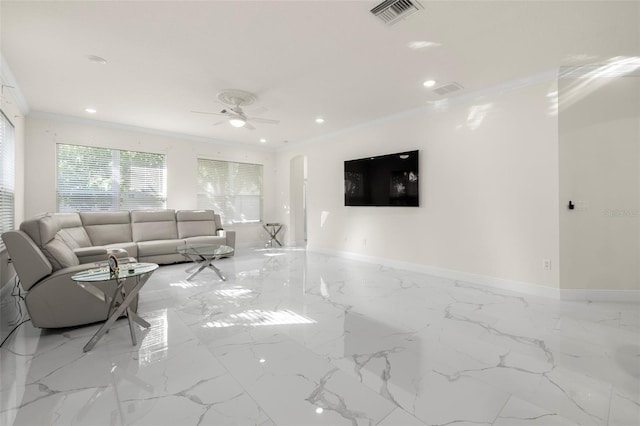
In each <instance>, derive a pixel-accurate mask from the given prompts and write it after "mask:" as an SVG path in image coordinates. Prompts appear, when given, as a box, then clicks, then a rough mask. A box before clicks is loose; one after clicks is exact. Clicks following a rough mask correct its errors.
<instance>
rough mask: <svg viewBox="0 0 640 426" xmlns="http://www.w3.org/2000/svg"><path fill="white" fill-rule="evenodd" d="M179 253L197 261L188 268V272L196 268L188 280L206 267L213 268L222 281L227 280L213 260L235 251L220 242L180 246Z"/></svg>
mask: <svg viewBox="0 0 640 426" xmlns="http://www.w3.org/2000/svg"><path fill="white" fill-rule="evenodd" d="M178 253H180V254H181V255H183V256H184V257H186V258H187V259H188V260H190V261H192V262H194V263H195V265H193V266H191V267H190V268H187V272H191V271H193V270H194V269H195V270H196V271H195V272H193V273H191V275H189V276H188V277H187V281H189V280H190V279H191V278H193V277H195V276H196V275H198V274H199V273H200V272H202V271H203V270H204V269H205V268H210V269H213V270H214V271H215V273H216V274H218V276H219V277H220V279H221V280H222V281H226V280H227V279H226V278H225V277H224V275H222V272H220V269H218V268H216V267H215V266H214V265H213V261H214V260H216V259H220V258H221V257H224V256H228V255H230V254H231V253H233V247H229V246H224V245H219V244H187V245H185V246H182V247H178Z"/></svg>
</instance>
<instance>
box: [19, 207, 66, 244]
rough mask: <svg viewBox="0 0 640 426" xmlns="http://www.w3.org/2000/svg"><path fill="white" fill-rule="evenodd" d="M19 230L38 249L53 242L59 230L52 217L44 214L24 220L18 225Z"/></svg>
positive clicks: (56, 222)
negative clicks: (29, 238)
mask: <svg viewBox="0 0 640 426" xmlns="http://www.w3.org/2000/svg"><path fill="white" fill-rule="evenodd" d="M20 230H21V231H22V232H24V233H25V234H27V235H28V236H29V237H31V239H32V240H33V242H34V243H36V245H37V246H38V247H40V248H42V247H44V245H45V244H47V243H48V242H49V241H51V240H53V239H54V238H55V236H56V234H57V233H58V231H59V230H60V224H59V223H58V221H56V220H55V219H54V218H53V215H51V214H46V215H43V216H39V217H35V218H33V219H29V220H25V221H24V222H22V223H21V224H20Z"/></svg>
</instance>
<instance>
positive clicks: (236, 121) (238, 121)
mask: <svg viewBox="0 0 640 426" xmlns="http://www.w3.org/2000/svg"><path fill="white" fill-rule="evenodd" d="M229 124H231V125H232V126H233V127H244V125H245V124H247V122H246V121H245V120H244V118H241V117H231V118H230V119H229Z"/></svg>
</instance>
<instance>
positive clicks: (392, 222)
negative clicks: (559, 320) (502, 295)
mask: <svg viewBox="0 0 640 426" xmlns="http://www.w3.org/2000/svg"><path fill="white" fill-rule="evenodd" d="M555 91H556V88H555V82H553V81H547V82H543V83H537V84H535V85H530V86H527V87H523V88H518V89H513V90H505V91H502V92H500V93H494V94H486V93H485V94H484V96H483V97H482V98H480V99H469V100H468V101H466V102H464V103H458V104H456V105H450V106H449V107H443V108H438V109H437V110H436V109H432V110H427V109H423V110H418V111H415V112H413V113H407V114H404V115H399V116H396V117H394V118H387V119H385V120H381V121H380V122H379V123H377V124H376V123H374V124H372V125H369V126H366V127H363V126H361V127H358V128H354V129H352V130H351V131H345V132H342V133H341V134H337V135H334V136H332V137H328V138H326V139H325V140H323V141H320V142H317V143H313V144H308V145H302V146H299V147H293V148H291V149H290V150H288V151H284V152H282V153H281V155H280V157H279V159H278V170H279V171H280V173H279V175H278V177H277V178H278V186H279V187H286V186H285V183H286V182H285V181H284V177H285V176H287V175H288V173H285V172H284V170H285V169H286V168H287V167H289V161H290V159H291V158H293V157H295V156H296V155H306V156H307V161H308V184H307V188H308V206H307V211H308V246H309V248H311V249H318V250H328V251H335V252H349V253H356V254H358V255H364V256H371V257H374V258H376V257H377V258H385V259H390V260H398V261H403V262H409V263H413V264H417V265H428V266H431V267H436V268H443V269H446V270H452V271H463V272H465V273H471V274H479V275H482V276H486V277H495V278H502V279H506V280H511V281H519V282H524V283H533V284H537V285H542V286H548V287H556V288H557V287H558V272H557V268H553V269H552V270H550V271H549V270H543V268H542V260H543V259H549V260H551V264H552V267H553V265H558V251H559V248H558V195H557V194H558V136H557V135H558V132H557V116H556V115H555V110H554V101H555V98H554V97H553V96H550V94H553V93H554V92H555ZM441 107H442V105H441ZM414 149H419V150H420V207H419V208H397V207H396V208H394V207H377V208H376V207H345V206H344V189H343V163H344V161H345V160H350V159H355V158H362V157H367V156H373V155H380V154H389V153H393V152H400V151H408V150H414ZM278 195H279V196H280V200H281V201H280V202H279V203H278V205H279V206H282V208H281V210H280V218H281V220H282V221H284V222H286V223H289V221H290V218H289V211H288V206H289V199H288V194H287V193H284V192H281V191H279V192H278Z"/></svg>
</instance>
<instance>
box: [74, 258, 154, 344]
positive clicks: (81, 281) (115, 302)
mask: <svg viewBox="0 0 640 426" xmlns="http://www.w3.org/2000/svg"><path fill="white" fill-rule="evenodd" d="M156 269H158V265H156V264H155V263H123V264H121V265H120V270H119V271H118V276H117V277H113V276H111V273H110V271H109V267H108V266H105V267H101V268H95V269H89V270H86V271H82V272H79V273H77V274H75V275H73V276H72V277H71V279H72V280H73V281H75V282H76V283H78V285H79V286H80V287H82V288H83V289H85V290H87V291H88V292H89V293H91V294H92V295H94V296H95V297H97V298H98V299H100V300H102V301H103V302H105V303H108V304H109V310H108V311H107V320H106V321H105V323H104V324H102V327H100V329H99V330H98V331H97V332H96V334H94V335H93V337H92V338H91V339H90V340H89V342H88V343H87V344H86V345H85V346H84V349H83V350H84V351H85V352H88V351H90V350H91V349H93V347H94V346H95V345H96V343H98V341H99V340H100V339H101V338H102V336H104V334H105V333H106V332H107V331H109V328H111V326H112V325H113V323H115V322H116V320H117V319H118V318H120V315H122V314H123V313H124V312H125V311H126V312H127V319H128V321H129V331H130V332H131V341H132V342H133V345H134V346H135V345H136V344H137V341H136V333H135V329H134V328H133V322H137V323H138V324H139V325H141V326H142V327H144V328H149V327H150V326H151V324H149V323H148V322H147V321H145V320H143V319H142V318H140V316H138V314H136V313H135V312H133V309H131V307H130V305H131V302H133V301H134V300H135V298H136V296H137V295H138V293H139V292H140V289H141V288H142V286H143V285H144V284H145V283H146V282H147V279H148V275H150V274H152V273H153V271H155V270H156ZM130 278H134V279H135V281H136V283H135V285H134V287H133V288H132V289H131V290H129V291H126V289H125V286H124V284H125V283H126V281H127V279H130ZM142 278H145V279H142ZM106 281H115V283H116V286H115V289H114V290H113V294H112V295H109V294H107V293H106V292H105V291H104V290H102V289H100V288H99V287H97V286H95V285H93V284H92V283H96V282H106Z"/></svg>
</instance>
